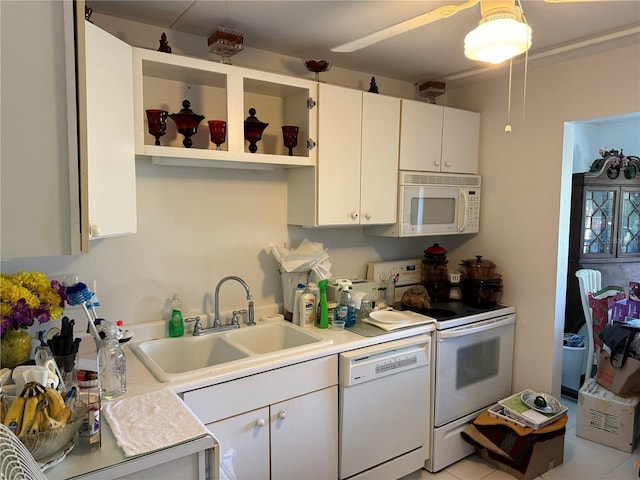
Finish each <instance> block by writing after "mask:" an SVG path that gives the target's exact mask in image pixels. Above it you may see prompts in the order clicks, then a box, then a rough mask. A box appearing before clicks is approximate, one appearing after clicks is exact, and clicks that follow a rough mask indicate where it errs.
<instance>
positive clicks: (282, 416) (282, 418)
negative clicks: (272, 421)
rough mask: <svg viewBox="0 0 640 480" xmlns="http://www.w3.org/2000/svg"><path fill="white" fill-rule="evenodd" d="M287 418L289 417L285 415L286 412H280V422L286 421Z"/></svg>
mask: <svg viewBox="0 0 640 480" xmlns="http://www.w3.org/2000/svg"><path fill="white" fill-rule="evenodd" d="M286 416H287V414H286V413H284V412H278V418H279V419H280V420H284V419H285V417H286Z"/></svg>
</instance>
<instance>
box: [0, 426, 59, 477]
mask: <svg viewBox="0 0 640 480" xmlns="http://www.w3.org/2000/svg"><path fill="white" fill-rule="evenodd" d="M0 452H2V455H0V478H1V479H2V480H4V479H7V480H14V479H15V480H47V477H46V476H45V475H44V473H42V470H41V469H40V467H39V466H38V464H37V463H36V461H35V459H34V458H33V456H32V455H31V453H30V452H29V450H27V447H25V446H24V444H23V443H22V442H21V441H20V439H19V438H18V437H16V436H15V435H14V434H13V432H12V431H11V430H9V428H8V427H6V426H5V425H3V424H2V423H0Z"/></svg>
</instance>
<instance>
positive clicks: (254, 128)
mask: <svg viewBox="0 0 640 480" xmlns="http://www.w3.org/2000/svg"><path fill="white" fill-rule="evenodd" d="M268 126H269V124H268V123H264V122H261V121H260V120H258V118H257V117H256V109H255V108H253V107H251V108H250V109H249V116H248V117H247V119H246V120H245V121H244V138H245V140H247V141H248V142H249V151H250V152H251V153H256V152H257V151H258V146H257V145H256V143H258V142H259V141H260V140H261V139H262V132H264V129H265V128H267V127H268Z"/></svg>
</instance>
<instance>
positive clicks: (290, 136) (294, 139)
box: [282, 125, 300, 157]
mask: <svg viewBox="0 0 640 480" xmlns="http://www.w3.org/2000/svg"><path fill="white" fill-rule="evenodd" d="M299 129H300V127H296V126H295V125H283V126H282V138H283V140H284V146H285V147H287V148H288V149H289V156H290V157H292V156H293V149H294V147H296V146H297V145H298V130H299Z"/></svg>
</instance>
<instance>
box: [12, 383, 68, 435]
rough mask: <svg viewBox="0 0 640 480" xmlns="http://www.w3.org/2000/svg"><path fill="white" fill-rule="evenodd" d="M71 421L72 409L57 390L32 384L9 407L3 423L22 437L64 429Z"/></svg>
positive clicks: (28, 384) (27, 385)
mask: <svg viewBox="0 0 640 480" xmlns="http://www.w3.org/2000/svg"><path fill="white" fill-rule="evenodd" d="M70 419H71V409H70V408H68V407H67V406H65V404H64V399H63V398H62V395H60V393H59V392H58V391H57V390H56V389H54V388H51V387H45V386H43V385H41V384H39V383H37V382H30V383H27V384H26V385H25V387H24V390H23V391H22V393H21V394H20V396H19V397H17V398H16V399H15V400H14V401H13V403H12V404H11V406H10V407H9V410H8V411H7V413H6V415H5V417H4V421H3V423H4V424H5V425H6V426H7V427H9V429H10V430H11V431H12V432H13V433H15V434H16V435H17V436H19V437H21V436H23V435H27V434H34V433H38V432H48V431H50V430H55V429H57V428H62V427H64V426H65V425H66V424H67V422H69V420H70Z"/></svg>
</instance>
